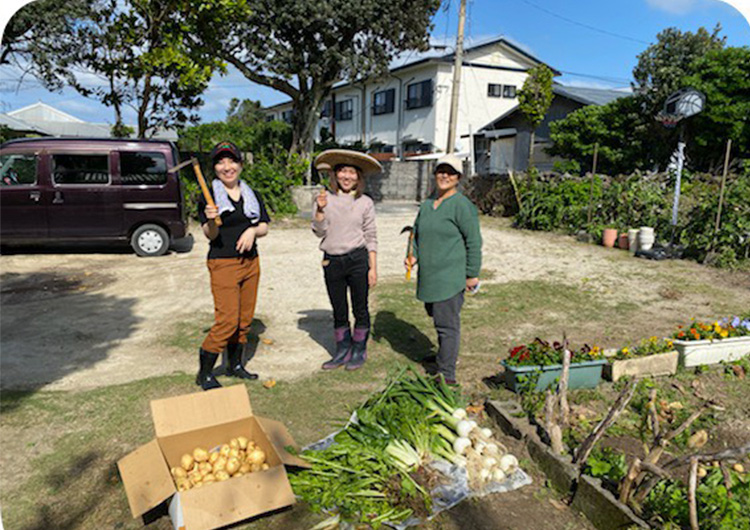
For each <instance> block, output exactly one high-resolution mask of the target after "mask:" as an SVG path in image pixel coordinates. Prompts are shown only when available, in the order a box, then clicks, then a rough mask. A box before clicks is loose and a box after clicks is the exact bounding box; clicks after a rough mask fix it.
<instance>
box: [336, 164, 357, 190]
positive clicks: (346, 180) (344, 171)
mask: <svg viewBox="0 0 750 530" xmlns="http://www.w3.org/2000/svg"><path fill="white" fill-rule="evenodd" d="M336 181H337V182H338V185H339V189H340V190H341V191H343V192H344V193H349V192H350V191H352V190H353V189H354V188H355V187H356V186H357V184H358V183H359V174H358V173H357V168H355V167H354V166H341V167H339V168H338V169H337V170H336Z"/></svg>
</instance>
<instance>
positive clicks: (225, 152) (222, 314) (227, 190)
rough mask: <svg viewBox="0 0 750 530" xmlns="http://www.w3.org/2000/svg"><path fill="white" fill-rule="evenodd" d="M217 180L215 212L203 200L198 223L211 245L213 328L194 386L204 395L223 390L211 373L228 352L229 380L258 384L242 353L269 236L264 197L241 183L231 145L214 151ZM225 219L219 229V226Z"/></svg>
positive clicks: (238, 158)
mask: <svg viewBox="0 0 750 530" xmlns="http://www.w3.org/2000/svg"><path fill="white" fill-rule="evenodd" d="M211 161H212V163H213V167H214V173H215V174H216V177H217V178H215V179H214V180H213V182H212V188H213V190H212V191H213V193H212V195H213V198H214V201H215V203H216V206H209V205H208V204H206V201H205V199H204V198H203V197H202V196H201V198H200V200H199V201H198V217H199V218H200V222H201V227H202V228H203V233H204V234H205V235H206V237H207V238H208V239H209V240H210V248H209V251H208V270H209V272H210V274H211V292H212V293H213V297H214V324H213V326H212V327H211V331H209V333H208V336H206V339H205V340H204V341H203V344H202V345H201V348H200V371H199V372H198V377H197V378H196V384H198V385H200V386H201V387H202V388H203V390H209V389H212V388H218V387H220V386H221V385H220V384H219V382H218V381H217V380H216V378H215V377H214V375H213V373H212V370H213V367H214V364H216V359H217V358H218V357H219V355H220V354H221V352H222V351H224V348H226V349H227V357H228V362H229V366H228V369H227V375H229V376H233V377H239V378H242V379H257V378H258V374H254V373H251V372H248V371H247V370H245V367H244V366H243V364H242V353H243V350H244V346H245V344H246V343H247V332H248V330H249V328H250V323H251V322H252V321H253V315H254V314H255V301H256V299H257V297H258V281H259V280H260V262H259V258H258V248H257V244H256V240H257V239H258V238H260V237H264V236H265V235H266V234H268V223H269V222H270V220H271V219H270V218H269V217H268V212H267V211H266V207H265V205H264V204H263V201H262V200H261V198H260V196H259V195H258V194H257V193H255V192H254V191H253V190H252V189H251V188H250V186H248V185H247V184H246V183H245V182H244V181H241V180H240V173H242V153H241V152H240V150H239V148H238V147H237V146H236V145H234V144H233V143H231V142H220V143H218V144H216V146H215V147H214V148H213V150H212V151H211ZM219 217H220V218H221V226H219V225H218V224H217V223H216V219H217V218H219Z"/></svg>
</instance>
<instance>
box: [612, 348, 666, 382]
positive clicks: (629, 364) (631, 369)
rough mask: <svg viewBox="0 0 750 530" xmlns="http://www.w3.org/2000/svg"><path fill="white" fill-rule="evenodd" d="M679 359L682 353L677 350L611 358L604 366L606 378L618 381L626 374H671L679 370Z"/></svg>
mask: <svg viewBox="0 0 750 530" xmlns="http://www.w3.org/2000/svg"><path fill="white" fill-rule="evenodd" d="M679 359H680V353H679V352H678V351H677V350H675V351H670V352H667V353H657V354H654V355H646V356H644V357H633V358H632V359H623V360H611V361H610V362H609V363H608V364H607V365H606V366H605V367H604V378H605V379H608V380H609V381H617V380H618V379H620V378H621V377H624V376H626V375H630V376H634V377H650V376H657V375H671V374H674V373H676V372H677V364H678V361H679Z"/></svg>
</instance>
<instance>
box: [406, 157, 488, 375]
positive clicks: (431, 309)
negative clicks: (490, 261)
mask: <svg viewBox="0 0 750 530" xmlns="http://www.w3.org/2000/svg"><path fill="white" fill-rule="evenodd" d="M462 175H463V167H462V163H461V161H460V160H459V159H458V158H457V157H456V156H453V155H446V156H444V157H442V158H440V159H439V160H438V162H437V165H436V167H435V188H436V194H435V196H434V198H430V199H427V200H426V201H424V202H423V203H422V204H421V206H420V208H419V213H418V214H417V219H416V220H415V221H414V241H413V247H412V256H411V257H407V258H406V263H405V264H406V266H407V267H414V266H418V267H419V268H418V274H417V298H418V299H419V300H420V301H422V302H424V305H425V309H426V310H427V314H428V315H430V316H431V317H432V320H433V322H434V324H435V330H436V331H437V335H438V343H439V348H438V354H437V365H438V371H439V373H440V374H441V375H442V376H443V378H444V379H445V381H446V382H447V383H448V384H455V382H456V361H457V360H458V350H459V344H460V342H461V307H462V306H463V303H464V292H465V291H466V290H468V291H470V292H474V291H476V290H477V288H478V286H479V270H480V268H481V267H482V235H481V233H480V231H479V216H478V214H477V209H476V207H475V206H474V205H473V204H472V202H471V201H470V200H469V199H467V198H466V196H464V195H463V194H462V193H461V192H459V191H458V183H459V181H460V179H461V177H462Z"/></svg>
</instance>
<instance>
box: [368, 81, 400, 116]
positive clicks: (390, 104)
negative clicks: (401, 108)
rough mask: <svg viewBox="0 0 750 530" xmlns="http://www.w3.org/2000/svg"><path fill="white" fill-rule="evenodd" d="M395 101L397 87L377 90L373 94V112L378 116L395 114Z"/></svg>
mask: <svg viewBox="0 0 750 530" xmlns="http://www.w3.org/2000/svg"><path fill="white" fill-rule="evenodd" d="M395 101H396V89H395V88H389V89H388V90H383V91H381V92H375V93H374V94H373V95H372V113H373V114H375V115H376V116H377V115H379V114H393V110H394V107H395Z"/></svg>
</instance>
